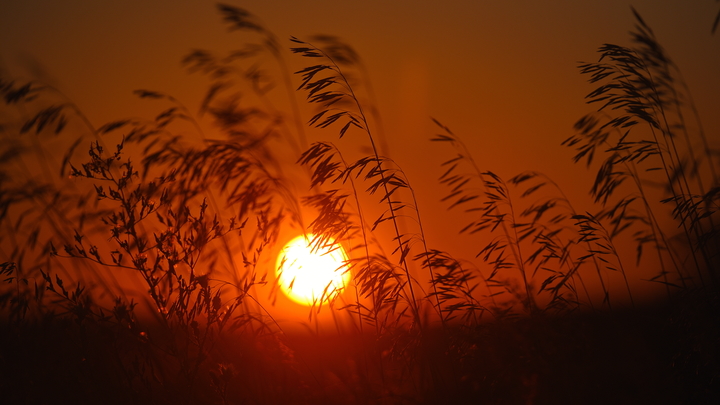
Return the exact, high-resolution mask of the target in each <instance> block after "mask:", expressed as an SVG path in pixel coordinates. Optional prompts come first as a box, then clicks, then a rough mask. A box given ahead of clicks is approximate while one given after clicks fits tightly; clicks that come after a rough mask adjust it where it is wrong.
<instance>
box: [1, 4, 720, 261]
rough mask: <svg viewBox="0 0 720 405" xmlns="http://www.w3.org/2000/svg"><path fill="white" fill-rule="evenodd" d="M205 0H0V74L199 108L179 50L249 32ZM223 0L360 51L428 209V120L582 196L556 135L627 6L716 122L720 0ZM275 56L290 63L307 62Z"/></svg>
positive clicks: (508, 165)
mask: <svg viewBox="0 0 720 405" xmlns="http://www.w3.org/2000/svg"><path fill="white" fill-rule="evenodd" d="M214 3H215V2H214V1H192V2H178V1H169V0H163V1H151V2H145V1H140V0H132V1H123V2H113V4H112V5H109V4H107V3H106V2H98V1H92V0H84V1H82V0H75V1H66V2H57V1H50V0H47V1H41V0H26V1H22V2H21V1H5V2H2V3H0V72H5V73H8V74H9V75H10V76H11V77H15V78H24V79H29V78H34V79H39V80H42V81H45V82H48V83H51V84H53V85H54V86H56V87H57V88H58V89H60V90H61V91H62V92H63V93H65V94H66V95H67V96H68V97H69V98H70V99H72V100H74V101H75V102H76V103H77V104H78V106H79V107H80V109H81V110H83V111H84V112H85V114H86V115H87V116H88V117H89V119H90V120H91V122H92V123H93V124H95V125H96V126H100V125H102V124H103V123H105V122H107V121H111V120H114V119H119V118H124V117H127V116H142V115H143V114H147V110H146V109H147V105H146V104H143V103H142V102H139V101H138V100H137V99H136V98H135V97H134V96H133V95H132V94H131V92H132V90H134V89H151V90H157V91H161V92H165V93H169V94H172V95H174V96H175V97H176V98H178V99H180V100H181V101H183V102H184V103H185V104H186V105H188V106H189V107H190V110H191V111H196V110H197V107H198V105H199V103H200V100H201V98H202V95H203V92H204V90H205V85H206V81H205V79H204V78H202V77H200V76H199V75H188V74H187V73H186V72H185V71H184V69H183V68H182V67H181V66H180V60H181V58H182V57H183V56H184V55H185V54H186V53H187V52H188V51H189V50H191V49H195V48H203V49H212V50H217V51H222V50H227V49H232V48H233V47H237V46H239V45H241V44H242V43H243V41H244V38H245V37H243V34H238V33H227V32H226V30H225V28H224V27H223V25H222V24H221V23H220V18H219V16H218V14H217V12H216V11H215V8H214V6H213V5H214ZM231 4H234V5H237V6H240V7H243V8H246V9H247V10H249V11H251V12H252V13H254V14H255V15H257V16H258V17H260V18H261V19H262V21H264V23H265V24H266V25H267V27H268V28H270V29H271V30H273V31H274V32H275V34H276V35H277V36H278V38H280V39H281V40H285V39H286V38H289V36H290V35H294V36H297V37H299V38H304V37H306V36H308V35H312V34H318V33H323V34H334V35H338V36H339V37H341V38H342V39H343V40H345V41H346V42H348V43H349V44H351V45H353V46H354V47H355V48H356V50H357V51H358V52H359V53H360V55H361V56H362V57H363V59H364V61H365V64H366V65H367V67H368V70H369V72H370V75H371V79H372V83H373V87H374V89H375V92H376V94H377V104H378V107H379V109H380V111H381V113H382V114H383V120H384V124H385V132H386V134H387V135H388V138H389V142H390V149H391V155H392V156H393V157H394V158H395V160H396V161H397V162H398V163H399V164H400V165H401V166H402V167H403V168H404V169H405V171H406V172H407V174H408V176H409V177H410V180H411V182H413V186H414V187H416V189H417V192H418V195H419V198H420V201H421V204H422V206H421V207H420V208H421V210H423V209H424V210H426V211H427V212H437V210H442V209H443V208H442V207H443V206H442V205H438V204H437V200H438V199H439V197H440V196H441V194H442V193H444V191H442V190H441V189H439V188H438V187H437V184H436V183H435V179H436V178H437V177H438V176H439V175H440V174H441V169H440V168H439V167H438V164H439V163H440V162H442V161H443V160H445V159H447V158H449V157H451V156H452V154H453V152H452V151H450V150H446V151H443V150H440V149H438V147H437V145H434V144H431V143H430V142H427V139H428V138H429V137H430V136H432V135H433V134H434V133H435V129H434V127H433V126H432V125H431V123H430V120H429V117H434V118H437V119H439V120H440V121H442V122H443V123H444V124H445V125H447V126H449V127H451V128H452V129H453V131H454V132H455V133H457V134H458V135H460V136H461V137H462V138H463V139H465V140H466V142H467V144H468V145H469V146H470V148H471V150H472V151H473V153H474V156H475V159H476V160H477V161H478V162H480V164H481V165H482V166H483V169H488V170H493V171H496V172H497V173H499V174H500V175H502V176H504V177H506V178H509V177H510V176H512V175H514V174H517V173H519V172H521V171H524V170H537V171H542V172H545V173H547V174H548V175H550V176H551V177H553V178H554V179H555V180H556V181H557V182H558V183H559V184H560V185H561V186H562V187H563V188H564V189H565V191H566V192H567V193H568V194H570V195H571V197H572V198H573V199H575V200H576V201H578V205H579V206H583V204H586V203H587V202H588V201H589V200H588V197H586V194H587V190H588V189H589V187H590V183H589V181H591V180H590V179H591V178H592V176H591V174H590V173H589V172H587V171H586V170H585V169H584V167H583V166H581V165H572V162H571V156H572V151H570V150H569V149H566V148H563V147H561V146H560V145H559V144H560V142H561V141H562V140H564V139H565V138H567V137H568V136H570V135H571V134H572V124H573V123H574V122H575V120H577V119H578V118H579V117H580V116H582V115H584V114H585V113H587V112H589V111H590V107H588V106H586V105H585V104H584V102H583V97H584V96H585V94H587V93H588V92H589V91H590V90H591V87H590V85H588V84H586V82H585V78H583V77H581V76H580V75H579V74H578V72H577V68H576V66H577V62H579V61H595V60H596V59H597V56H596V53H595V50H596V48H597V47H598V46H599V45H601V44H603V43H616V44H620V45H629V44H630V42H629V36H628V35H627V32H628V31H629V30H630V29H631V28H632V26H633V24H634V21H633V17H632V13H631V11H630V5H633V6H634V7H635V8H636V9H637V10H638V12H639V13H640V14H641V15H642V16H643V18H644V19H645V21H646V22H647V23H648V24H649V25H650V26H651V27H652V28H653V29H654V31H655V34H656V36H657V37H658V39H659V41H660V42H661V43H662V44H663V45H664V46H665V48H666V49H667V51H668V53H669V54H670V55H671V56H672V57H673V58H674V60H675V62H676V63H677V64H678V65H679V67H680V69H681V71H682V72H683V74H684V77H685V79H686V81H687V82H688V85H689V87H690V89H691V91H692V92H693V95H694V97H695V101H696V103H697V104H698V107H699V109H700V114H701V117H702V118H703V121H704V125H705V130H706V132H707V133H708V134H718V133H720V114H718V107H719V106H720V91H718V89H720V74H718V72H720V33H718V34H716V35H715V36H712V35H711V34H710V28H711V25H712V21H713V19H714V17H715V15H716V13H717V12H718V9H719V8H720V4H719V3H717V2H715V1H712V0H697V1H693V2H687V1H682V0H676V1H670V0H663V1H656V0H644V1H632V2H631V1H620V0H612V1H602V2H585V1H572V0H566V1H542V2H539V1H513V2H499V1H479V0H474V1H452V2H445V3H444V4H445V5H441V4H440V2H437V1H406V0H403V1H375V0H370V1H369V0H363V1H357V0H349V1H345V0H344V1H329V0H316V1H284V0H283V1H267V0H265V1H257V0H255V1H243V2H231ZM286 44H287V45H288V46H289V41H288V42H287V43H286ZM287 58H288V60H290V61H291V63H292V64H293V66H303V64H304V63H305V61H303V60H302V58H300V57H299V56H293V55H289V54H288V55H287ZM714 140H715V144H716V145H717V141H718V138H717V136H715V137H714ZM439 190H441V191H439ZM586 209H591V208H590V207H587V208H586ZM441 212H442V211H441ZM427 217H428V218H427V222H428V226H429V227H431V229H433V230H435V232H431V235H433V236H431V237H430V241H431V243H434V244H436V245H439V246H441V247H442V246H443V245H444V244H447V239H446V236H447V235H445V230H447V229H445V230H444V228H447V220H446V218H445V216H444V215H443V216H440V215H428V216H427ZM450 217H452V215H450ZM448 231H449V233H448V235H452V234H453V233H454V230H453V229H449V230H448ZM433 238H434V239H433Z"/></svg>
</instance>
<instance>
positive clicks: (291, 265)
mask: <svg viewBox="0 0 720 405" xmlns="http://www.w3.org/2000/svg"><path fill="white" fill-rule="evenodd" d="M314 238H315V236H314V235H311V234H308V235H307V236H302V235H301V236H298V237H297V238H295V239H293V240H291V241H290V242H288V243H287V244H286V245H285V247H283V249H282V250H281V251H280V254H278V259H277V265H276V267H275V268H276V270H275V271H276V275H277V280H278V284H279V285H280V289H281V290H282V292H283V293H285V295H287V296H288V297H289V298H290V299H291V300H293V301H295V302H297V303H298V304H302V305H308V306H309V305H313V304H314V305H319V304H320V303H322V302H327V301H328V300H329V299H332V298H334V297H335V296H336V295H337V294H338V293H340V292H341V291H342V289H343V288H345V286H346V285H347V283H348V282H349V281H350V271H349V270H348V268H347V265H346V264H345V262H346V261H347V254H346V253H345V250H344V249H343V247H342V246H341V245H340V244H339V243H336V242H335V241H334V240H333V239H332V238H328V241H327V243H325V244H324V246H320V247H316V246H313V245H312V241H313V239H314Z"/></svg>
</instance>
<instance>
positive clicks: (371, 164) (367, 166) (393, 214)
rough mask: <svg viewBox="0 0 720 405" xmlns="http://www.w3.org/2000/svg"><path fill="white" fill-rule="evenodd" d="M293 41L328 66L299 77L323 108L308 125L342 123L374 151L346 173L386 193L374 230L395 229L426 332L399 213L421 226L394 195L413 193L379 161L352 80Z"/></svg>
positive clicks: (416, 314)
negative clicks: (386, 225) (357, 131)
mask: <svg viewBox="0 0 720 405" xmlns="http://www.w3.org/2000/svg"><path fill="white" fill-rule="evenodd" d="M291 41H292V42H293V43H295V44H298V45H301V46H299V47H295V48H291V50H292V51H293V52H294V53H299V54H301V55H302V56H304V57H309V58H322V59H323V60H324V61H326V62H327V64H319V65H313V66H309V67H307V68H305V69H302V70H300V71H298V72H296V73H297V74H300V75H301V76H302V83H301V84H300V86H299V88H298V89H304V90H306V91H307V92H308V94H307V99H308V101H309V102H310V103H315V104H319V105H320V106H321V110H320V112H318V113H317V114H315V115H314V116H313V117H312V118H311V119H310V120H309V124H310V125H313V126H315V127H317V128H326V127H329V126H330V125H333V124H335V123H342V127H341V129H340V131H339V135H340V137H341V138H342V137H343V136H344V135H345V134H346V132H347V131H348V130H349V129H350V128H353V127H354V128H357V129H360V130H362V131H363V132H365V133H366V134H367V137H368V140H369V142H370V145H371V147H372V150H373V155H371V156H368V157H365V158H362V159H360V160H358V161H357V162H355V163H353V164H351V165H350V166H349V167H348V171H349V172H348V175H350V173H354V174H355V176H360V175H361V174H362V173H363V171H365V174H364V179H365V180H367V181H371V182H372V184H371V186H370V187H369V188H368V190H367V191H368V192H369V193H370V194H375V193H377V192H378V191H380V190H382V193H381V200H380V202H381V203H384V204H387V207H388V209H387V211H386V212H385V213H383V214H382V215H381V216H380V217H379V218H378V219H376V220H375V221H374V223H373V225H372V230H374V229H375V228H376V227H377V226H378V225H380V224H381V223H383V222H386V221H387V222H390V223H391V224H392V227H393V230H394V234H395V236H394V238H393V239H394V240H395V242H396V243H397V247H396V248H395V249H394V250H393V252H392V254H396V253H397V254H399V259H398V264H399V265H400V266H401V267H402V269H403V271H404V273H405V278H406V284H405V285H406V286H407V289H408V291H409V296H406V297H405V298H406V300H407V302H408V304H409V305H410V308H411V312H412V316H413V319H414V322H415V324H416V325H417V326H418V327H419V328H422V322H421V319H420V301H419V299H418V297H417V294H416V292H415V287H414V286H413V277H412V276H411V273H410V267H409V263H408V260H407V259H408V258H411V259H412V257H410V256H409V254H410V249H411V243H412V241H413V235H412V234H405V233H402V232H401V230H400V225H399V223H398V218H399V216H400V215H401V211H403V210H404V209H406V208H410V209H411V210H414V212H415V213H416V219H418V221H419V215H417V206H416V205H413V206H409V205H408V204H406V203H404V202H402V201H401V200H400V199H399V198H398V197H397V195H396V194H399V192H400V191H403V190H405V191H410V192H411V193H412V189H411V188H410V187H409V184H408V182H407V179H406V178H405V176H404V175H403V174H402V172H401V171H400V170H398V169H393V168H392V167H389V166H388V163H389V160H388V159H387V158H384V157H382V156H381V155H380V152H379V150H378V147H377V145H376V143H375V138H374V136H373V133H372V131H371V130H370V125H369V123H368V120H367V117H366V115H365V112H364V109H363V105H362V103H361V102H360V100H359V99H358V97H357V95H356V94H355V92H354V90H353V87H352V86H351V84H350V82H349V80H348V78H347V77H346V76H345V74H344V72H343V71H342V69H341V68H340V66H339V65H338V64H337V63H336V62H335V60H334V59H333V57H332V56H331V55H329V54H327V53H325V52H324V51H323V50H321V49H320V48H317V47H315V46H314V45H312V44H309V43H307V42H304V41H301V40H299V39H297V38H294V37H293V38H291ZM418 225H419V227H420V232H421V236H420V238H419V240H420V242H421V243H423V244H424V243H425V239H424V235H422V232H423V231H422V224H421V223H420V222H418ZM424 250H425V251H426V252H427V251H428V250H427V247H425V249H424ZM429 271H430V274H431V279H432V278H433V270H432V268H429ZM403 288H404V287H403ZM441 320H442V313H441Z"/></svg>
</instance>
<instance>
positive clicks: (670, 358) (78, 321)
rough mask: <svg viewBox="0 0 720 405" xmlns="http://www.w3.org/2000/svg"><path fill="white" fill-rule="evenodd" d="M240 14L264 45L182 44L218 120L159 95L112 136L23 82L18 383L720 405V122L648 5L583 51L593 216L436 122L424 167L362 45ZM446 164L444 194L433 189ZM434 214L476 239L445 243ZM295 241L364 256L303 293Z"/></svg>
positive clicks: (145, 393) (221, 399) (204, 105)
mask: <svg viewBox="0 0 720 405" xmlns="http://www.w3.org/2000/svg"><path fill="white" fill-rule="evenodd" d="M217 9H218V12H219V15H220V17H221V19H222V23H223V24H225V25H226V26H227V27H228V29H230V30H231V31H239V33H241V34H242V35H245V36H247V38H248V42H247V43H246V44H245V45H243V46H242V47H240V48H238V49H237V50H233V51H231V52H229V53H227V54H221V55H218V54H216V53H215V52H212V51H206V50H194V51H191V52H189V53H188V54H187V55H186V56H185V57H184V58H183V61H182V62H183V66H184V67H185V68H186V69H187V70H188V71H189V72H190V73H193V74H196V75H202V76H203V77H206V78H207V83H208V90H207V93H206V94H205V97H204V98H203V100H202V102H201V103H200V104H201V108H200V111H199V113H198V114H195V113H192V112H191V111H189V110H188V108H186V107H185V105H184V104H183V103H182V101H181V100H178V99H176V98H174V97H173V96H172V95H169V94H165V93H161V92H157V91H154V90H151V89H142V90H136V91H135V94H136V95H137V96H138V99H139V102H143V103H149V104H150V105H152V106H153V107H152V108H155V109H157V110H158V112H157V113H156V114H154V115H152V116H150V117H142V118H119V119H117V120H114V121H111V122H108V123H106V124H104V125H102V126H99V127H97V128H95V127H94V126H93V125H92V124H91V123H90V120H89V119H88V118H87V117H86V116H85V115H84V114H83V111H81V110H80V109H79V108H78V107H77V106H76V105H75V104H73V103H72V101H70V100H68V99H67V97H66V96H64V95H63V94H62V93H60V92H59V91H57V90H56V89H55V88H53V87H52V86H49V85H47V84H44V83H38V82H22V81H19V80H13V78H10V77H2V76H0V96H2V98H3V100H2V102H3V104H2V105H3V107H2V108H3V109H2V110H1V111H2V115H0V117H2V119H3V121H0V130H1V131H2V136H3V143H2V149H1V150H0V167H2V172H1V173H2V174H1V175H0V192H1V194H0V221H1V222H2V223H1V225H2V231H1V232H0V243H1V246H2V249H0V263H2V267H1V269H0V274H2V280H3V284H2V286H1V287H0V308H1V312H0V314H1V315H2V316H1V322H2V328H1V329H0V345H1V347H2V350H1V351H0V370H1V371H0V393H1V395H2V398H3V402H5V403H58V402H61V403H188V404H197V403H221V404H235V403H252V404H275V403H293V404H296V403H302V404H304V403H308V404H310V403H312V404H315V403H343V404H354V403H358V404H360V403H368V404H369V403H373V404H374V403H387V404H396V403H453V404H456V403H458V404H459V403H487V404H557V403H568V404H569V403H598V404H604V403H628V404H637V403H653V404H657V403H668V404H676V403H688V404H695V403H715V402H716V401H717V400H718V398H719V397H720V356H719V354H718V348H719V347H720V346H718V342H720V322H719V321H720V319H719V316H718V314H719V313H720V312H719V311H720V297H718V283H719V282H720V280H719V279H718V277H719V276H720V274H719V273H718V271H717V269H718V261H719V260H720V258H719V257H718V244H719V239H718V232H717V231H718V226H717V225H715V224H714V222H717V221H718V220H719V219H718V216H717V213H716V211H717V208H718V199H719V198H720V197H719V196H720V193H719V191H720V179H719V178H718V173H717V170H718V164H717V162H718V156H717V154H718V153H717V134H714V133H713V134H711V133H705V131H704V130H703V126H702V122H701V120H700V118H699V116H698V114H697V109H696V107H695V105H694V104H693V101H692V97H691V96H690V92H689V90H688V89H687V87H686V86H685V84H684V82H683V81H682V76H681V75H680V72H679V70H678V68H677V67H676V66H675V65H674V63H673V62H672V59H671V57H670V56H669V55H667V54H666V53H665V51H664V50H663V47H662V46H661V44H659V43H658V41H657V40H656V38H655V35H654V33H653V31H652V29H651V28H650V27H649V25H648V24H647V23H646V22H645V21H644V20H643V19H642V17H641V16H640V15H639V14H638V13H637V12H635V10H633V12H634V13H635V15H634V17H635V20H636V25H635V27H634V29H633V31H632V33H631V38H630V40H629V42H630V45H628V46H622V45H612V44H605V45H602V46H601V47H600V48H599V49H598V61H597V62H589V63H581V64H580V66H579V70H580V74H581V75H583V77H585V78H586V79H587V81H588V83H589V84H590V86H591V87H592V91H591V92H590V93H589V94H588V96H587V97H586V100H585V101H586V102H587V104H588V109H589V110H588V111H589V112H588V114H587V115H585V116H583V117H580V118H579V119H578V121H577V123H576V124H575V126H574V135H572V136H571V137H569V138H567V139H566V140H565V141H564V142H563V143H562V145H558V148H570V149H571V150H572V151H573V153H574V162H568V163H567V164H568V167H569V168H574V167H578V168H582V167H583V166H584V167H586V168H588V169H589V170H592V171H594V173H595V176H594V182H593V184H589V185H587V187H588V189H589V190H590V197H591V199H592V200H593V201H594V205H593V206H592V207H590V208H582V209H579V208H576V207H577V206H578V205H577V204H575V203H574V202H573V201H571V199H570V198H569V197H567V195H566V194H565V193H564V191H563V190H562V189H561V187H560V186H558V185H557V183H556V182H555V181H553V179H551V178H550V177H548V176H546V175H544V174H542V173H540V172H535V171H526V172H523V173H519V174H517V175H515V176H513V177H510V178H507V179H505V178H503V177H501V176H499V175H498V174H496V173H495V172H493V171H492V170H491V169H488V168H484V167H483V165H482V164H481V163H479V162H477V161H476V160H475V159H474V158H473V151H472V150H470V149H469V148H468V147H467V146H466V143H465V142H464V141H463V137H464V136H470V135H471V134H468V135H462V134H456V133H455V132H453V129H452V126H451V125H448V123H444V122H440V121H438V120H434V119H431V118H430V117H418V119H419V120H421V119H426V120H432V122H433V126H434V133H433V134H428V137H427V138H428V142H432V143H434V144H435V145H437V150H438V154H445V155H446V156H447V158H446V159H445V160H444V162H443V163H442V164H441V165H440V167H438V173H440V175H439V177H438V178H437V179H413V178H409V176H408V175H407V174H406V172H405V171H403V168H402V167H400V165H398V163H397V162H396V161H395V160H393V159H392V157H391V155H390V154H388V153H387V149H388V146H387V139H388V137H389V136H390V135H388V134H386V133H385V132H384V130H383V125H382V118H381V111H378V109H377V108H376V107H375V104H374V92H373V89H372V86H371V84H370V83H369V79H368V75H367V71H366V69H365V67H364V65H363V62H362V59H361V57H360V55H358V54H357V53H356V52H355V50H354V49H353V48H352V46H351V45H349V44H346V43H344V42H343V41H341V40H340V39H338V38H337V37H334V36H328V35H318V36H314V37H312V38H308V39H300V38H295V37H293V38H291V40H290V41H289V47H288V46H287V41H281V40H279V39H278V38H277V37H276V36H275V35H274V34H273V32H271V31H270V30H268V29H266V28H265V26H264V25H262V24H261V23H260V22H259V20H258V19H256V17H255V16H254V15H253V14H252V13H250V12H249V11H247V10H244V9H241V8H237V7H234V6H227V5H218V6H217ZM719 16H720V14H719ZM716 24H717V20H716ZM715 28H716V27H713V29H715ZM291 58H293V59H292V60H295V61H297V60H301V61H303V67H302V68H301V69H300V70H297V71H294V69H290V68H289V66H291V65H292V63H290V62H289V60H290V59H291ZM270 66H271V67H270ZM203 120H204V121H210V122H211V123H212V125H213V128H214V129H215V131H214V132H213V133H212V134H210V133H208V132H207V131H206V130H205V128H206V126H205V123H204V121H203ZM201 121H203V122H201ZM311 133H312V135H310V134H311ZM317 133H321V134H328V137H327V139H324V140H320V141H317V140H315V139H316V134H317ZM218 134H219V135H218ZM348 138H352V139H353V140H354V144H352V145H354V146H352V147H350V146H348V145H350V144H348V143H343V140H347V139H348ZM309 139H313V141H310V140H309ZM358 145H359V146H358ZM396 153H402V152H401V151H400V152H396ZM428 181H433V182H436V185H435V186H436V189H437V193H436V196H437V198H438V199H439V200H440V201H441V202H442V204H444V208H445V209H446V210H447V211H446V212H430V211H425V210H423V209H422V207H423V202H422V201H419V199H418V195H417V193H416V188H415V187H414V186H413V184H419V183H421V182H422V183H423V184H425V183H427V182H428ZM431 217H433V218H438V217H447V218H448V225H447V226H448V228H452V229H455V228H457V235H456V237H457V240H458V244H457V245H458V247H460V246H461V245H462V244H461V243H460V242H459V241H460V240H461V239H462V240H465V241H467V240H470V241H472V242H471V243H469V245H467V244H465V245H462V246H464V247H465V248H467V247H468V246H469V250H470V251H471V252H472V253H471V255H473V256H471V257H463V256H464V255H465V252H464V251H463V252H462V253H457V252H453V251H446V250H441V249H438V248H435V247H433V246H431V245H430V244H429V242H428V240H429V239H430V238H429V237H428V235H426V232H428V229H430V228H428V227H427V226H426V225H425V222H424V221H427V219H428V218H431ZM456 218H459V219H460V223H459V224H451V223H450V222H451V221H450V219H456ZM300 235H313V236H311V237H310V244H311V245H312V247H313V248H314V249H318V250H319V249H324V248H329V249H333V250H338V249H339V246H341V247H342V249H344V251H345V252H347V255H346V257H345V261H344V263H342V266H338V268H340V269H342V271H343V272H345V273H348V274H349V275H350V281H349V282H348V283H347V285H345V286H342V287H336V286H335V285H334V284H332V283H327V284H326V285H325V286H324V288H321V289H320V290H318V291H317V292H314V294H316V295H314V296H313V297H312V299H311V300H310V301H311V302H310V305H308V306H302V305H298V304H297V303H295V302H293V301H291V300H290V299H289V298H288V296H287V294H286V292H285V290H283V289H282V288H281V287H279V285H278V284H279V282H278V278H280V277H282V274H283V273H282V271H281V272H280V273H276V269H277V268H278V267H279V268H280V269H281V270H282V269H285V270H288V269H289V267H285V266H286V261H287V257H284V258H283V256H282V255H283V254H284V253H282V252H285V251H284V250H282V249H281V248H282V246H283V244H285V243H286V242H287V241H288V240H290V239H292V238H294V237H297V236H300ZM335 241H337V242H335ZM465 250H467V249H465ZM279 256H280V259H278V257H279ZM288 266H289V265H288ZM308 267H309V266H308ZM648 269H649V270H648ZM637 272H643V274H649V276H647V277H645V276H644V275H643V276H642V277H639V276H637V275H636V273H637ZM639 279H642V283H643V285H642V286H640V285H639V284H638V280H639ZM295 281H297V280H296V279H293V280H292V282H291V283H290V287H288V288H289V289H290V290H292V288H293V285H294V283H295ZM298 284H299V283H298Z"/></svg>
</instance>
